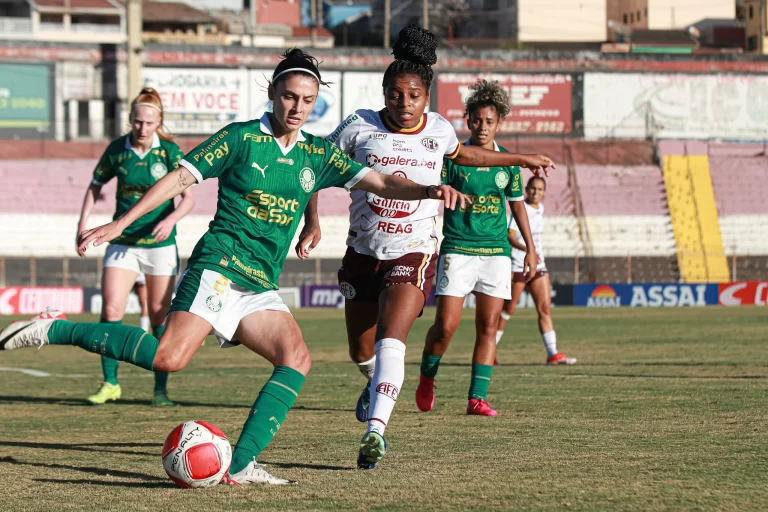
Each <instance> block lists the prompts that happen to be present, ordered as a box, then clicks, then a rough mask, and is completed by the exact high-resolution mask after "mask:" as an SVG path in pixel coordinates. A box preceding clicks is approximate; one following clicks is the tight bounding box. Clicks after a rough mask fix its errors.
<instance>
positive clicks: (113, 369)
mask: <svg viewBox="0 0 768 512" xmlns="http://www.w3.org/2000/svg"><path fill="white" fill-rule="evenodd" d="M99 322H100V323H102V324H105V325H122V323H123V321H122V320H117V321H115V322H110V321H108V320H104V319H103V318H102V319H101V320H99ZM119 364H120V362H119V361H117V360H116V359H111V358H109V357H106V356H101V371H102V372H103V373H104V382H109V383H110V384H112V385H113V386H117V367H118V365H119Z"/></svg>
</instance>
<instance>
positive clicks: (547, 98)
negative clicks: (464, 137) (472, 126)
mask: <svg viewBox="0 0 768 512" xmlns="http://www.w3.org/2000/svg"><path fill="white" fill-rule="evenodd" d="M478 78H485V79H487V80H496V81H498V82H499V84H500V85H501V86H502V87H504V88H505V89H506V91H507V94H509V99H510V103H511V104H512V112H511V113H510V115H508V116H507V117H506V119H505V120H504V121H502V122H501V126H500V127H499V133H500V134H508V135H509V134H517V133H525V134H529V135H545V134H549V135H551V134H569V133H571V132H572V131H573V119H572V116H573V112H572V103H573V101H572V94H573V83H572V78H571V75H566V74H518V75H477V74H468V73H467V74H464V73H440V74H439V75H438V76H437V111H438V112H440V114H442V115H443V116H444V117H445V118H446V119H448V121H450V123H451V124H452V125H453V128H454V129H455V130H456V132H457V133H469V130H468V129H467V123H466V120H465V119H464V101H465V100H466V99H467V97H468V96H469V95H470V94H471V91H470V89H469V87H470V86H471V85H473V84H474V83H476V82H477V79H478Z"/></svg>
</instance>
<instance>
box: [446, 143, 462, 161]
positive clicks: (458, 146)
mask: <svg viewBox="0 0 768 512" xmlns="http://www.w3.org/2000/svg"><path fill="white" fill-rule="evenodd" d="M460 150H461V144H456V150H455V151H454V152H453V153H451V154H450V155H445V158H447V159H448V160H453V159H454V158H456V157H457V156H459V151H460Z"/></svg>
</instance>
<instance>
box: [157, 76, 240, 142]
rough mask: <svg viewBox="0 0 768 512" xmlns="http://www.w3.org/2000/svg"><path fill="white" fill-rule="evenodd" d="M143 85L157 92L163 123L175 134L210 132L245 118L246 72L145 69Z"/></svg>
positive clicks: (209, 133)
mask: <svg viewBox="0 0 768 512" xmlns="http://www.w3.org/2000/svg"><path fill="white" fill-rule="evenodd" d="M144 86H145V87H153V88H155V89H157V91H158V92H159V93H160V98H161V99H162V100H163V109H164V110H165V126H166V127H167V128H168V130H170V132H171V133H174V134H197V135H211V134H213V133H215V132H216V131H218V130H219V129H220V128H222V127H224V126H226V125H228V124H229V123H233V122H236V121H246V120H248V119H249V117H248V99H249V96H248V91H249V89H250V88H251V84H250V83H249V81H248V71H246V70H232V69H194V68H144Z"/></svg>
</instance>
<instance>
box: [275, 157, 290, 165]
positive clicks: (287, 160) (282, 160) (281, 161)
mask: <svg viewBox="0 0 768 512" xmlns="http://www.w3.org/2000/svg"><path fill="white" fill-rule="evenodd" d="M277 163H279V164H285V165H293V158H283V157H280V158H278V159H277Z"/></svg>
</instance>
